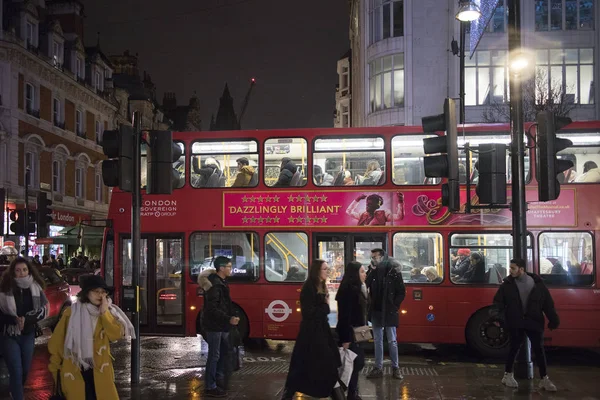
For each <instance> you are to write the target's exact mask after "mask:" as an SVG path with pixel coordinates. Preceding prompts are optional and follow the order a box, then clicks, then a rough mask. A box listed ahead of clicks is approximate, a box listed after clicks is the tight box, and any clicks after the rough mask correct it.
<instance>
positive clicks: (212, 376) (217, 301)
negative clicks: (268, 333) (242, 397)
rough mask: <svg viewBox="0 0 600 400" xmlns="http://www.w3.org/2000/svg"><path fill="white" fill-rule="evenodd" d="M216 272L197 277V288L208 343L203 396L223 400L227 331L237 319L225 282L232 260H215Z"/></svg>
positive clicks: (213, 270)
mask: <svg viewBox="0 0 600 400" xmlns="http://www.w3.org/2000/svg"><path fill="white" fill-rule="evenodd" d="M214 265H215V269H212V268H209V269H207V270H205V271H203V272H202V273H201V274H200V275H199V276H198V284H199V285H200V287H201V288H202V289H203V290H204V310H203V311H202V327H203V328H204V331H205V332H206V338H205V339H206V342H207V343H208V360H206V388H205V389H206V392H205V394H206V396H207V397H226V396H227V392H226V391H225V390H224V388H223V386H225V385H224V381H225V373H226V360H227V353H228V352H229V330H230V327H231V325H237V324H238V323H239V322H240V319H239V318H238V317H236V316H234V315H233V311H232V306H231V297H230V295H229V286H228V285H227V282H226V281H225V279H226V278H227V277H228V276H230V275H231V260H230V259H229V258H227V257H222V256H220V257H217V258H216V259H215V261H214Z"/></svg>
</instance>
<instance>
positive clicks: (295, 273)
mask: <svg viewBox="0 0 600 400" xmlns="http://www.w3.org/2000/svg"><path fill="white" fill-rule="evenodd" d="M305 279H306V273H304V272H303V271H300V270H299V269H298V267H296V266H291V267H290V269H289V270H288V273H287V276H286V277H285V280H286V281H288V282H304V280H305Z"/></svg>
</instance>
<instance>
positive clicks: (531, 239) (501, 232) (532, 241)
mask: <svg viewBox="0 0 600 400" xmlns="http://www.w3.org/2000/svg"><path fill="white" fill-rule="evenodd" d="M455 235H507V236H510V237H511V238H512V232H511V231H507V230H498V231H489V230H488V231H485V230H483V231H482V230H477V231H452V232H449V233H448V238H447V241H448V246H447V250H446V251H447V253H446V255H447V256H448V261H450V255H451V254H452V250H454V249H461V248H468V249H471V248H474V247H475V246H469V247H466V246H453V245H452V237H453V236H455ZM527 239H529V240H528V241H529V243H530V245H529V246H527V249H526V251H529V250H531V255H532V260H531V262H530V263H528V264H530V265H531V269H527V270H526V272H531V273H533V272H534V271H535V263H534V262H533V261H534V258H535V257H534V256H535V251H536V247H535V244H536V241H535V238H534V235H533V233H532V232H531V231H529V230H528V231H527ZM512 240H513V242H514V238H512ZM477 248H479V249H511V250H512V246H483V245H481V246H477ZM510 258H515V257H514V256H511V257H510ZM509 261H510V259H509ZM526 261H527V260H526ZM509 267H510V265H507V266H506V273H507V274H509V272H508V269H509ZM450 268H451V263H450V262H448V263H447V271H446V270H444V272H447V273H448V281H449V282H451V283H452V285H454V286H456V287H477V286H487V287H496V288H497V287H499V286H500V284H501V283H500V284H496V283H488V282H483V283H479V282H477V283H468V282H466V283H461V282H455V281H454V280H453V279H452V276H451V274H450ZM486 272H487V271H486ZM507 276H508V275H507ZM503 278H505V277H503Z"/></svg>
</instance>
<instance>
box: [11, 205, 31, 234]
mask: <svg viewBox="0 0 600 400" xmlns="http://www.w3.org/2000/svg"><path fill="white" fill-rule="evenodd" d="M28 214H30V215H31V211H30V212H29V213H28ZM10 220H11V221H13V223H12V224H10V230H11V231H13V232H14V234H15V235H18V236H28V235H29V234H30V233H32V232H35V223H33V222H29V224H28V225H27V226H26V225H25V210H14V211H12V212H11V213H10ZM29 220H30V221H31V218H30V219H29ZM25 228H29V229H28V230H27V231H26V230H25Z"/></svg>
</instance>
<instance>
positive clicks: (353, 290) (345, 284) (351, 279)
mask: <svg viewBox="0 0 600 400" xmlns="http://www.w3.org/2000/svg"><path fill="white" fill-rule="evenodd" d="M366 279H367V272H366V271H365V269H364V267H363V266H362V264H361V263H359V262H358V261H351V262H350V263H349V264H348V265H347V266H346V270H345V271H344V278H343V279H342V283H341V284H340V288H339V290H338V293H337V296H335V299H336V300H337V302H338V324H337V333H338V335H339V337H340V344H341V346H342V347H344V348H345V349H350V350H351V351H353V352H354V353H356V358H355V359H354V368H353V369H352V376H351V377H350V383H349V384H348V400H361V397H360V396H359V395H358V374H359V373H360V371H361V370H362V369H363V367H364V366H365V351H364V349H363V348H362V347H361V344H360V343H357V342H355V341H354V329H353V328H356V327H360V326H365V325H367V286H366V285H365V280H366Z"/></svg>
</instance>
